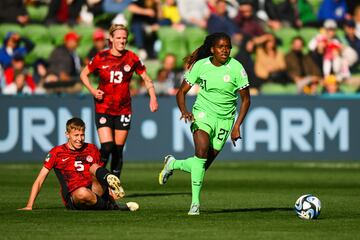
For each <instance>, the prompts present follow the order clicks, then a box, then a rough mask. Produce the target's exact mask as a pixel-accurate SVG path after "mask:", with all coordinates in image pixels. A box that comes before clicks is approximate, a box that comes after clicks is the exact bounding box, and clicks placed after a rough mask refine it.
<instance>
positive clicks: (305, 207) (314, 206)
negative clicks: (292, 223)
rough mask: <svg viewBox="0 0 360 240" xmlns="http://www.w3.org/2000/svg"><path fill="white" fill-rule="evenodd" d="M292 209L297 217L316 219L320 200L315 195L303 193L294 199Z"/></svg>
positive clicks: (318, 213) (319, 208)
mask: <svg viewBox="0 0 360 240" xmlns="http://www.w3.org/2000/svg"><path fill="white" fill-rule="evenodd" d="M294 210H295V212H296V214H297V215H298V217H299V218H302V219H307V220H310V219H316V218H317V217H318V216H319V215H320V210H321V202H320V200H319V199H318V198H317V197H315V196H313V195H311V194H305V195H302V196H301V197H299V198H298V200H296V202H295V208H294Z"/></svg>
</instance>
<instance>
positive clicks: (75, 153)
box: [44, 143, 103, 203]
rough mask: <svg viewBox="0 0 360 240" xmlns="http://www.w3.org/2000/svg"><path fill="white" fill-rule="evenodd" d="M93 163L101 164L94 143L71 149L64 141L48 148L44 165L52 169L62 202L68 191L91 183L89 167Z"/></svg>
mask: <svg viewBox="0 0 360 240" xmlns="http://www.w3.org/2000/svg"><path fill="white" fill-rule="evenodd" d="M93 163H97V164H99V165H100V166H102V165H103V162H102V161H100V152H99V150H98V148H97V147H96V146H95V145H94V144H90V143H85V144H84V146H83V147H82V148H81V149H79V150H71V149H70V148H69V146H68V145H67V143H65V144H63V145H60V146H56V147H54V148H53V149H51V150H50V152H49V153H48V155H47V157H46V159H45V162H44V167H46V168H47V169H49V170H51V169H52V168H53V169H54V171H55V174H56V176H57V178H58V180H59V183H60V186H61V195H62V198H63V201H64V203H65V199H66V197H67V195H68V194H69V193H71V192H73V191H74V190H76V189H78V188H80V187H87V186H90V185H91V183H92V176H91V174H90V171H89V169H90V166H91V165H92V164H93Z"/></svg>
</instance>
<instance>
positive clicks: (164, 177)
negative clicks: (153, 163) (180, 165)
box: [159, 155, 176, 185]
mask: <svg viewBox="0 0 360 240" xmlns="http://www.w3.org/2000/svg"><path fill="white" fill-rule="evenodd" d="M175 160H176V159H175V158H174V156H172V155H167V156H166V157H165V160H164V167H163V169H162V170H161V172H160V174H159V184H160V185H164V184H165V183H166V182H167V181H168V179H169V177H170V176H171V175H172V174H173V170H171V169H170V165H171V164H172V163H173V162H174V161H175Z"/></svg>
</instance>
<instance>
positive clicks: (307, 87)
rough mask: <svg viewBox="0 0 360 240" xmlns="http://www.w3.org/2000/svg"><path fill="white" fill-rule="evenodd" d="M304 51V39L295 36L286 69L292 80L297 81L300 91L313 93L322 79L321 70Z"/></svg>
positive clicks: (287, 56)
mask: <svg viewBox="0 0 360 240" xmlns="http://www.w3.org/2000/svg"><path fill="white" fill-rule="evenodd" d="M304 51H305V49H304V40H303V39H302V38H301V37H295V38H293V40H292V43H291V51H290V52H289V53H288V54H286V56H285V60H286V69H287V73H288V75H289V77H290V78H291V80H292V81H293V82H295V83H296V86H297V89H298V93H307V94H311V95H312V94H315V92H316V91H317V85H318V83H320V81H321V71H320V69H319V68H318V66H317V65H316V64H315V63H314V61H313V60H312V58H311V57H310V56H309V55H308V54H305V53H304Z"/></svg>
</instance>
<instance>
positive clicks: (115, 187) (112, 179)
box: [106, 174, 125, 200]
mask: <svg viewBox="0 0 360 240" xmlns="http://www.w3.org/2000/svg"><path fill="white" fill-rule="evenodd" d="M106 181H107V183H108V184H109V187H110V190H111V191H110V195H111V196H112V197H113V198H114V199H115V200H118V199H121V198H124V197H125V191H124V189H123V187H122V186H121V183H120V179H119V178H118V177H117V176H115V175H114V174H109V175H108V176H107V177H106Z"/></svg>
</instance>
